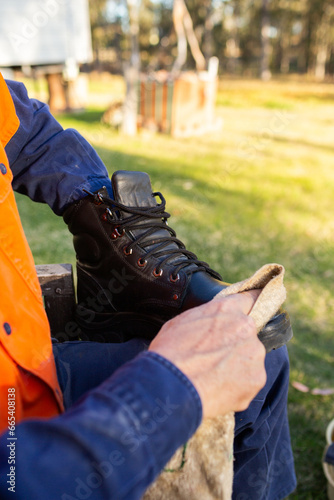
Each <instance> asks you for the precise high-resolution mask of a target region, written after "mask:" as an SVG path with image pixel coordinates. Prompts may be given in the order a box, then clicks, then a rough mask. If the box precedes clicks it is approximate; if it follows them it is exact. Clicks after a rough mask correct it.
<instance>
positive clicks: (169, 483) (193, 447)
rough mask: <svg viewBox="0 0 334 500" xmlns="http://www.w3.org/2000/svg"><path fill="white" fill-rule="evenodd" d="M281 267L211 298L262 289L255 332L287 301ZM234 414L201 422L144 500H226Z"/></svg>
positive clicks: (229, 486)
mask: <svg viewBox="0 0 334 500" xmlns="http://www.w3.org/2000/svg"><path fill="white" fill-rule="evenodd" d="M283 277H284V267H283V266H281V265H279V264H267V265H265V266H263V267H261V269H259V270H258V271H256V273H255V274H253V276H251V277H250V278H249V279H246V280H244V281H241V282H239V283H234V284H233V285H231V286H229V287H228V288H226V289H224V290H222V291H221V292H219V293H218V295H217V296H216V297H215V298H214V300H215V299H216V298H220V297H227V296H228V295H232V294H235V293H240V292H245V291H248V290H253V289H261V290H262V291H261V293H260V295H259V297H258V298H257V300H256V302H255V304H254V307H253V309H252V310H251V312H250V316H252V317H253V318H254V321H255V324H256V327H257V330H258V332H259V331H260V330H261V329H262V328H263V326H264V325H265V324H266V323H267V322H268V321H269V320H270V319H271V318H272V317H273V316H274V314H275V313H276V312H277V310H278V309H279V308H280V306H281V305H282V304H283V302H284V300H285V298H286V291H285V287H284V285H283ZM233 436H234V413H233V412H230V413H228V414H226V415H222V416H218V417H215V418H210V419H209V418H208V419H205V420H203V422H202V424H201V425H200V427H199V428H198V430H197V432H196V433H195V434H194V436H193V437H192V438H191V439H190V441H189V442H188V443H187V446H186V448H185V447H182V448H180V449H179V450H177V452H176V453H175V455H174V456H173V457H172V459H171V460H170V461H169V463H168V464H167V465H166V467H165V469H164V471H163V472H162V473H161V474H160V476H159V477H158V478H157V480H156V481H155V482H154V483H153V485H152V486H151V487H150V488H149V489H148V490H147V491H146V493H145V495H144V497H143V500H218V499H219V500H229V499H230V498H231V496H232V481H233Z"/></svg>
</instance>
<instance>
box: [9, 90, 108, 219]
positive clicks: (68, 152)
mask: <svg viewBox="0 0 334 500" xmlns="http://www.w3.org/2000/svg"><path fill="white" fill-rule="evenodd" d="M6 83H7V85H8V88H9V91H10V93H11V96H12V98H13V101H14V104H15V109H16V114H17V116H18V118H19V120H20V127H19V129H18V131H17V132H16V134H15V135H14V136H13V138H12V139H11V140H10V141H9V143H8V144H7V146H6V153H7V156H8V160H9V164H10V167H11V169H12V172H13V175H14V180H13V189H14V190H15V191H18V192H19V193H23V194H27V195H28V196H29V197H30V198H31V199H32V200H34V201H39V202H42V203H47V204H48V205H50V207H51V208H52V210H53V211H54V212H55V213H56V214H58V215H61V214H62V213H63V211H64V209H65V208H66V207H67V206H68V205H69V204H70V203H72V202H74V201H76V200H78V199H80V198H82V197H83V196H84V195H85V193H84V192H83V188H85V189H88V190H90V191H96V190H97V189H99V188H101V187H102V186H104V185H105V186H107V188H108V190H109V191H110V195H112V188H111V183H110V180H109V178H108V172H107V170H106V168H105V166H104V164H103V162H102V160H101V159H100V157H99V156H98V154H97V153H96V152H95V150H94V149H93V148H92V146H90V144H89V143H88V142H87V141H86V140H85V139H84V138H83V137H82V136H81V135H80V134H79V133H78V132H77V131H76V130H73V129H67V130H64V129H63V128H62V127H61V125H60V124H59V123H58V122H57V121H56V120H55V119H54V118H53V116H52V115H51V113H50V111H49V108H48V106H47V105H46V104H44V103H42V102H39V101H37V100H35V99H29V97H28V95H27V91H26V89H25V87H24V85H23V84H22V83H19V82H14V81H7V82H6Z"/></svg>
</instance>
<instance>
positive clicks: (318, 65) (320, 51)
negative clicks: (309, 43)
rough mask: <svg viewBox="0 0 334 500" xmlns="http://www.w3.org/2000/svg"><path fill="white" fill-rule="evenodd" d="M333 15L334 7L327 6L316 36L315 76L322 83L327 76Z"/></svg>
mask: <svg viewBox="0 0 334 500" xmlns="http://www.w3.org/2000/svg"><path fill="white" fill-rule="evenodd" d="M331 13H332V7H331V6H329V5H327V6H326V7H325V9H324V13H323V15H322V18H321V21H320V23H319V27H318V30H317V36H316V56H315V68H314V75H315V77H316V79H317V80H319V81H321V80H323V79H324V78H325V75H326V63H327V60H328V54H329V38H330V37H329V34H330V28H331V23H330V21H331Z"/></svg>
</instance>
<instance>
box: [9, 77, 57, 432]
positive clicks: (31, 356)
mask: <svg viewBox="0 0 334 500" xmlns="http://www.w3.org/2000/svg"><path fill="white" fill-rule="evenodd" d="M18 127H19V119H18V117H17V116H16V113H15V107H14V103H13V101H12V98H11V96H10V93H9V90H8V88H7V85H6V83H5V81H4V79H3V78H2V76H1V74H0V279H1V284H0V410H1V411H0V432H4V431H5V430H6V429H7V426H8V416H9V415H8V393H9V392H10V393H11V394H13V392H14V391H13V389H15V412H16V413H15V416H16V422H19V421H20V420H22V419H24V418H31V417H51V416H54V415H57V414H59V413H60V412H61V411H62V409H63V404H62V395H61V390H60V387H59V384H58V380H57V374H56V367H55V363H54V359H53V354H52V346H51V339H50V329H49V324H48V320H47V317H46V314H45V311H44V307H43V300H42V296H41V290H40V286H39V283H38V278H37V275H36V270H35V266H34V261H33V257H32V255H31V252H30V249H29V246H28V243H27V241H26V238H25V236H24V233H23V229H22V226H21V222H20V217H19V214H18V211H17V207H16V203H15V198H14V193H13V190H12V186H11V181H12V178H13V175H12V172H11V170H10V168H9V164H8V159H7V157H6V153H5V150H4V148H5V146H6V144H7V143H8V142H9V141H10V139H11V138H12V137H13V136H14V134H15V132H16V131H17V129H18ZM9 389H10V391H9ZM10 401H13V398H12V396H11V397H10ZM11 408H12V406H11ZM10 416H12V415H10Z"/></svg>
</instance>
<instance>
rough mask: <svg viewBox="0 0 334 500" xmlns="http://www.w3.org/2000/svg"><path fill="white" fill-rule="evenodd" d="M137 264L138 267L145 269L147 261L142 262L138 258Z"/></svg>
mask: <svg viewBox="0 0 334 500" xmlns="http://www.w3.org/2000/svg"><path fill="white" fill-rule="evenodd" d="M137 264H138V266H139V267H145V266H146V264H147V260H145V259H144V260H143V259H142V258H140V259H138V260H137Z"/></svg>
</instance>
